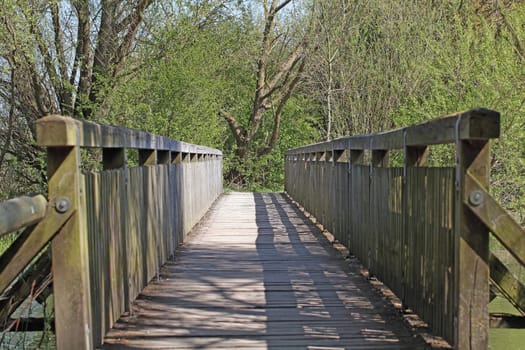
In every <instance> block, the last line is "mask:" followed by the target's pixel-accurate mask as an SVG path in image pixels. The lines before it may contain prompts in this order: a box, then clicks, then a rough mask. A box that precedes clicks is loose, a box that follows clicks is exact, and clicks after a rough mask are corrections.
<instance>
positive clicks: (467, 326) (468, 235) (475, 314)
mask: <svg viewBox="0 0 525 350" xmlns="http://www.w3.org/2000/svg"><path fill="white" fill-rule="evenodd" d="M456 153H457V165H456V176H457V177H458V178H456V181H457V186H458V188H457V194H456V204H455V214H454V215H455V223H454V226H455V231H456V232H455V239H456V244H457V246H456V258H455V261H456V264H455V279H456V282H455V288H456V290H455V294H456V308H457V309H456V312H457V317H458V320H457V322H458V324H457V328H456V336H455V342H454V343H455V344H456V345H457V347H458V349H469V350H470V349H471V350H475V349H487V348H488V329H489V316H488V303H489V266H488V258H489V231H488V229H487V228H486V226H485V225H484V224H483V223H482V222H481V221H480V220H479V219H478V218H477V217H476V216H475V215H474V214H473V213H472V212H471V211H470V210H469V208H468V206H466V205H464V202H465V199H466V198H465V197H466V196H469V195H470V194H468V195H467V192H466V191H465V187H466V186H465V181H466V178H467V177H468V175H467V173H468V174H470V175H472V176H473V177H475V178H476V180H477V181H478V183H479V184H480V185H482V186H483V187H484V188H485V189H487V188H488V185H489V174H490V145H489V142H488V140H470V141H458V143H457V145H456ZM458 248H459V249H458Z"/></svg>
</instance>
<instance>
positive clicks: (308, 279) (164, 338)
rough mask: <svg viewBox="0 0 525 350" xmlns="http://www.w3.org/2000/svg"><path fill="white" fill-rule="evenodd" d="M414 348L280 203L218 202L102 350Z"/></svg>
mask: <svg viewBox="0 0 525 350" xmlns="http://www.w3.org/2000/svg"><path fill="white" fill-rule="evenodd" d="M422 347H423V345H422V343H421V342H420V341H419V339H418V338H417V337H415V336H413V334H412V333H411V332H410V330H409V329H408V328H407V327H406V326H405V325H404V323H403V322H402V320H401V319H400V318H399V315H398V314H397V313H396V312H395V310H394V309H393V308H392V307H391V306H390V305H388V304H387V302H386V301H384V300H383V299H382V298H381V296H380V295H379V294H378V293H377V292H376V291H375V290H374V289H373V287H372V286H371V285H370V284H369V283H368V282H367V281H366V279H365V278H364V277H363V276H362V275H361V274H360V273H359V271H357V270H356V268H355V267H354V268H352V267H351V266H349V264H348V263H346V262H345V260H344V259H343V258H342V256H341V255H340V254H339V253H338V252H337V251H336V250H335V249H334V248H333V247H332V246H331V245H330V244H329V242H328V241H327V240H326V239H325V238H324V236H323V235H322V234H321V233H320V232H319V230H318V229H317V228H316V227H315V226H314V225H312V224H311V223H310V222H309V221H308V220H307V219H306V218H305V217H304V215H303V214H302V213H301V212H300V211H298V210H297V208H296V207H295V206H294V205H293V204H291V203H290V202H289V200H288V199H287V198H286V197H284V196H283V195H281V194H259V193H255V194H253V193H232V194H225V195H223V196H222V197H221V198H220V199H219V200H218V201H217V202H216V203H215V204H214V206H213V208H212V209H211V210H210V212H209V214H208V215H207V216H206V218H205V219H204V220H203V221H202V222H201V224H200V225H199V227H198V228H197V229H196V230H194V233H192V236H191V237H190V239H189V240H188V241H187V242H186V243H185V244H184V246H183V247H182V248H181V249H180V250H179V251H178V253H177V255H176V259H175V261H174V262H171V263H168V264H167V265H166V266H164V267H163V268H162V270H161V273H160V280H159V281H157V280H155V281H152V282H151V283H150V285H149V286H148V287H146V289H145V290H144V291H143V293H142V294H141V295H140V297H139V298H138V299H137V300H136V302H135V303H134V305H133V314H132V315H131V316H129V315H128V316H126V317H122V318H121V320H120V321H119V322H118V323H117V324H116V325H115V327H114V328H113V329H112V330H111V331H110V332H109V333H108V334H107V336H106V339H105V345H104V349H159V348H165V349H236V350H239V349H415V348H422Z"/></svg>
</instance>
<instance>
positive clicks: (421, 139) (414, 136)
mask: <svg viewBox="0 0 525 350" xmlns="http://www.w3.org/2000/svg"><path fill="white" fill-rule="evenodd" d="M499 134H500V114H499V112H496V111H492V110H489V109H485V108H477V109H471V110H468V111H465V112H459V113H454V114H451V115H448V116H445V117H441V118H436V119H431V120H428V121H424V122H421V123H417V124H413V125H410V126H407V127H403V128H399V129H394V130H389V131H385V132H380V133H375V134H366V135H356V136H345V137H341V138H338V139H335V140H333V141H328V142H321V143H316V144H312V145H307V146H303V147H299V148H295V149H292V150H288V151H286V153H285V154H286V155H294V154H300V153H314V152H332V151H338V150H345V149H352V150H395V149H403V148H404V147H412V146H414V147H415V146H428V145H437V144H448V143H454V142H455V141H456V138H458V136H459V139H460V140H475V139H492V138H498V137H499Z"/></svg>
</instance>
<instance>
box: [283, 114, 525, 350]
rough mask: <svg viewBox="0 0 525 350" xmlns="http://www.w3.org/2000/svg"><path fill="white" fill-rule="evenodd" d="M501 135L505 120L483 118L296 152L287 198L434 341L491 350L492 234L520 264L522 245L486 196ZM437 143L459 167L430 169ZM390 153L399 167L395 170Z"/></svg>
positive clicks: (289, 166) (291, 155)
mask: <svg viewBox="0 0 525 350" xmlns="http://www.w3.org/2000/svg"><path fill="white" fill-rule="evenodd" d="M499 132H500V116H499V113H497V112H494V111H490V110H483V109H477V110H471V111H467V112H463V113H458V114H455V115H451V116H447V117H444V118H439V119H435V120H431V121H427V122H423V123H420V124H416V125H412V126H409V127H405V128H401V129H397V130H393V131H388V132H383V133H378V134H371V135H360V136H351V137H343V138H340V139H337V140H334V141H331V142H323V143H319V144H314V145H308V146H304V147H300V148H297V149H293V150H289V151H287V152H286V155H285V160H286V177H285V179H286V180H285V182H286V184H285V186H286V191H287V192H288V193H289V194H290V195H291V196H292V197H293V198H294V199H295V200H296V201H297V202H299V203H300V204H301V205H302V206H304V207H305V209H306V210H307V211H309V212H310V213H312V214H313V215H314V216H315V217H316V218H317V219H318V220H319V221H320V222H321V223H322V224H323V225H324V226H325V227H326V228H327V229H328V230H330V231H331V232H332V233H333V234H334V235H335V237H336V238H337V239H338V240H339V241H341V242H342V243H344V244H346V245H347V246H348V247H349V250H350V251H351V252H352V253H353V254H355V255H356V256H357V257H358V258H359V260H360V261H361V262H362V263H363V264H364V265H365V266H366V267H367V268H368V269H369V270H370V271H371V273H373V274H374V275H376V276H378V277H379V278H380V279H381V280H382V281H384V282H385V284H386V285H388V286H389V287H390V288H391V289H392V290H393V291H394V292H395V293H396V294H397V295H398V296H399V297H400V298H401V299H402V301H403V303H404V305H405V306H406V307H409V308H411V309H413V310H414V311H415V312H416V313H418V314H419V315H420V316H421V317H422V319H423V320H425V321H426V322H428V324H429V325H430V327H431V329H432V330H433V332H435V333H436V334H438V335H441V336H443V337H444V338H445V339H447V340H448V341H450V342H451V343H452V344H454V347H455V348H458V349H486V348H487V346H488V345H487V338H488V326H489V316H488V311H487V304H488V302H489V245H488V240H489V230H491V231H492V232H494V233H495V236H496V237H497V238H498V239H499V240H501V241H502V243H503V244H504V245H505V246H506V247H508V248H512V249H513V251H514V255H515V256H516V257H518V258H520V257H523V247H524V245H523V241H524V240H525V234H524V233H523V229H522V228H520V227H519V225H517V224H516V223H515V222H513V221H512V219H511V218H510V216H509V215H506V214H505V215H504V214H503V213H504V211H503V210H502V209H501V208H500V207H499V206H496V205H495V204H494V200H493V199H492V198H491V197H490V195H489V194H488V184H489V181H488V180H489V172H490V164H489V139H492V138H497V137H499ZM438 144H454V145H455V147H456V154H455V159H456V162H455V166H453V167H442V168H437V167H428V166H427V160H428V154H429V146H431V145H438ZM392 150H401V151H402V154H403V166H402V167H389V166H388V164H389V161H388V155H389V152H390V151H392ZM494 216H498V218H499V219H495V217H494ZM500 231H504V232H505V233H503V232H500ZM511 242H512V243H511ZM512 246H514V247H512ZM521 261H522V262H523V260H521ZM500 277H501V276H500ZM511 285H512V284H511ZM520 296H521V297H522V294H520Z"/></svg>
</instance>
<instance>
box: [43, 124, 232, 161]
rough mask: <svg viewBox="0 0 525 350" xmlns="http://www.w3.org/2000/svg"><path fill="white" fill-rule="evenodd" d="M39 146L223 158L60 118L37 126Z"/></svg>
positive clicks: (200, 149) (138, 134) (201, 148)
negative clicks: (143, 150) (142, 150)
mask: <svg viewBox="0 0 525 350" xmlns="http://www.w3.org/2000/svg"><path fill="white" fill-rule="evenodd" d="M36 127H37V143H38V145H39V146H41V147H61V146H78V147H87V148H108V149H112V148H131V149H145V150H157V151H163V150H165V151H172V152H182V153H195V154H210V155H217V156H221V155H222V152H221V151H219V150H217V149H214V148H210V147H205V146H200V145H193V144H189V143H186V142H182V141H178V140H174V139H170V138H167V137H164V136H159V135H155V134H151V133H148V132H146V131H142V130H136V129H130V128H124V127H120V126H111V125H105V124H99V123H94V122H90V121H81V120H77V119H73V118H68V117H64V116H59V115H51V116H47V117H44V118H41V119H39V120H38V121H37V123H36Z"/></svg>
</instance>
